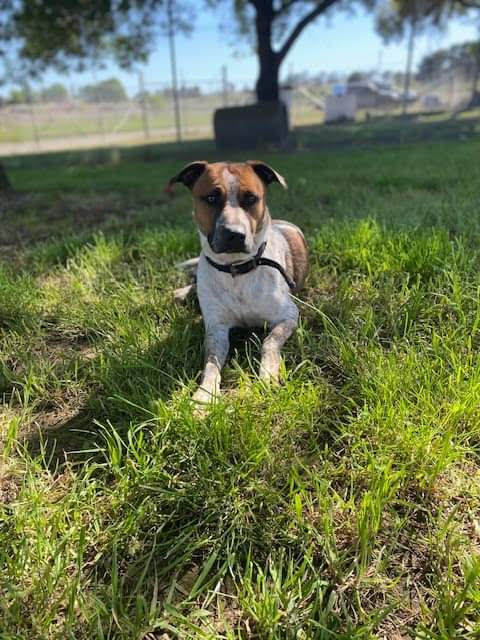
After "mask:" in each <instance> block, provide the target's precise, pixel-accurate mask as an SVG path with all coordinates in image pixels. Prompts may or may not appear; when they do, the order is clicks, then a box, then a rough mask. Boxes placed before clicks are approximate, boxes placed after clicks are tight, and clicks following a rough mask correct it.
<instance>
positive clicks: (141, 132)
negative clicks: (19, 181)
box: [0, 75, 470, 156]
mask: <svg viewBox="0 0 480 640" xmlns="http://www.w3.org/2000/svg"><path fill="white" fill-rule="evenodd" d="M241 85H242V83H241V82H234V83H232V82H227V81H226V80H225V79H223V81H222V80H221V79H219V80H212V79H206V80H205V79H202V80H197V81H191V82H189V83H188V84H184V85H183V86H182V87H181V88H180V89H179V92H178V100H179V108H180V129H179V130H178V128H177V127H176V121H175V115H174V100H173V96H172V91H171V89H170V88H169V86H168V84H167V83H145V84H144V83H143V79H142V77H141V76H138V77H133V78H132V82H131V83H130V84H129V85H128V86H127V87H125V88H126V93H125V96H124V98H123V99H120V100H105V99H104V98H100V97H99V98H98V99H95V96H93V98H92V96H90V97H89V99H85V97H83V98H82V97H79V96H78V95H77V96H74V95H68V94H67V95H65V96H63V98H62V99H61V100H57V101H46V100H45V97H43V99H41V98H40V96H41V95H42V94H41V92H37V93H33V92H27V95H28V99H26V100H25V101H24V102H22V103H18V102H17V103H15V104H13V103H9V102H8V101H4V102H3V103H2V104H1V106H0V155H2V156H6V155H15V154H22V153H32V152H33V153H34V152H45V151H56V150H62V149H70V148H72V149H73V148H76V149H82V148H83V149H85V148H92V147H101V146H117V145H122V146H125V145H135V144H143V143H148V142H168V141H174V140H177V139H182V140H194V139H202V138H203V139H208V138H212V137H213V115H214V112H215V110H216V109H218V108H220V107H223V106H234V105H246V104H251V103H252V102H254V101H255V96H254V92H253V91H252V90H251V89H249V88H246V87H245V88H243V89H239V88H238V87H239V86H241ZM346 86H347V87H348V85H346ZM413 89H414V90H415V97H413V98H412V99H411V101H410V104H409V106H408V109H409V111H410V112H422V111H438V112H439V113H440V112H445V111H450V112H451V111H455V110H457V109H460V108H461V107H462V105H464V104H465V103H466V101H468V97H469V95H470V83H469V79H468V78H465V77H462V76H459V75H456V76H445V77H441V78H439V79H438V80H436V81H435V82H433V83H430V84H423V85H418V84H414V85H413ZM331 92H332V86H331V85H330V86H328V85H326V84H319V83H317V84H315V83H304V84H297V85H294V86H289V87H285V88H284V90H283V93H282V97H283V99H284V100H285V102H286V103H287V106H288V109H289V114H290V122H291V125H292V126H293V127H296V126H301V125H314V124H321V123H323V122H324V108H325V97H326V96H327V95H328V94H329V93H331ZM357 92H358V100H357V102H358V108H357V112H356V118H357V119H360V120H361V119H368V118H370V117H372V116H381V115H393V114H396V113H400V111H401V103H400V101H399V100H385V99H384V95H383V94H382V91H381V90H378V91H377V89H376V88H375V85H374V83H371V82H368V83H364V85H362V84H361V83H360V86H358V85H357Z"/></svg>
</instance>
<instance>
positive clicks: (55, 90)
mask: <svg viewBox="0 0 480 640" xmlns="http://www.w3.org/2000/svg"><path fill="white" fill-rule="evenodd" d="M40 98H41V100H43V102H65V100H67V99H68V91H67V89H66V88H65V87H64V86H63V84H60V82H57V83H55V84H51V85H50V86H49V87H45V89H42V90H41V91H40Z"/></svg>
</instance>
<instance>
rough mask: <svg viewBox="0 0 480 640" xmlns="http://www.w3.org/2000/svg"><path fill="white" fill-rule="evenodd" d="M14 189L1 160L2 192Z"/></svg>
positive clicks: (0, 181) (0, 184)
mask: <svg viewBox="0 0 480 640" xmlns="http://www.w3.org/2000/svg"><path fill="white" fill-rule="evenodd" d="M10 191H12V184H11V182H10V180H9V178H8V175H7V172H6V171H5V167H4V166H3V162H0V194H5V193H9V192H10Z"/></svg>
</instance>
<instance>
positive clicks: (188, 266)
mask: <svg viewBox="0 0 480 640" xmlns="http://www.w3.org/2000/svg"><path fill="white" fill-rule="evenodd" d="M199 260H200V257H199V256H197V257H196V258H190V259H189V260H184V261H183V262H177V264H176V265H175V266H176V267H177V269H181V270H182V271H187V272H188V273H195V272H196V271H197V266H198V261H199Z"/></svg>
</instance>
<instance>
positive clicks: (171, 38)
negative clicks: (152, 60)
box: [167, 0, 182, 142]
mask: <svg viewBox="0 0 480 640" xmlns="http://www.w3.org/2000/svg"><path fill="white" fill-rule="evenodd" d="M167 17H168V42H169V44H170V65H171V69H172V96H173V108H174V111H175V129H176V132H177V142H181V141H182V129H181V123H180V102H179V98H178V84H177V59H176V53H175V35H174V26H173V8H172V0H168V1H167Z"/></svg>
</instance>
